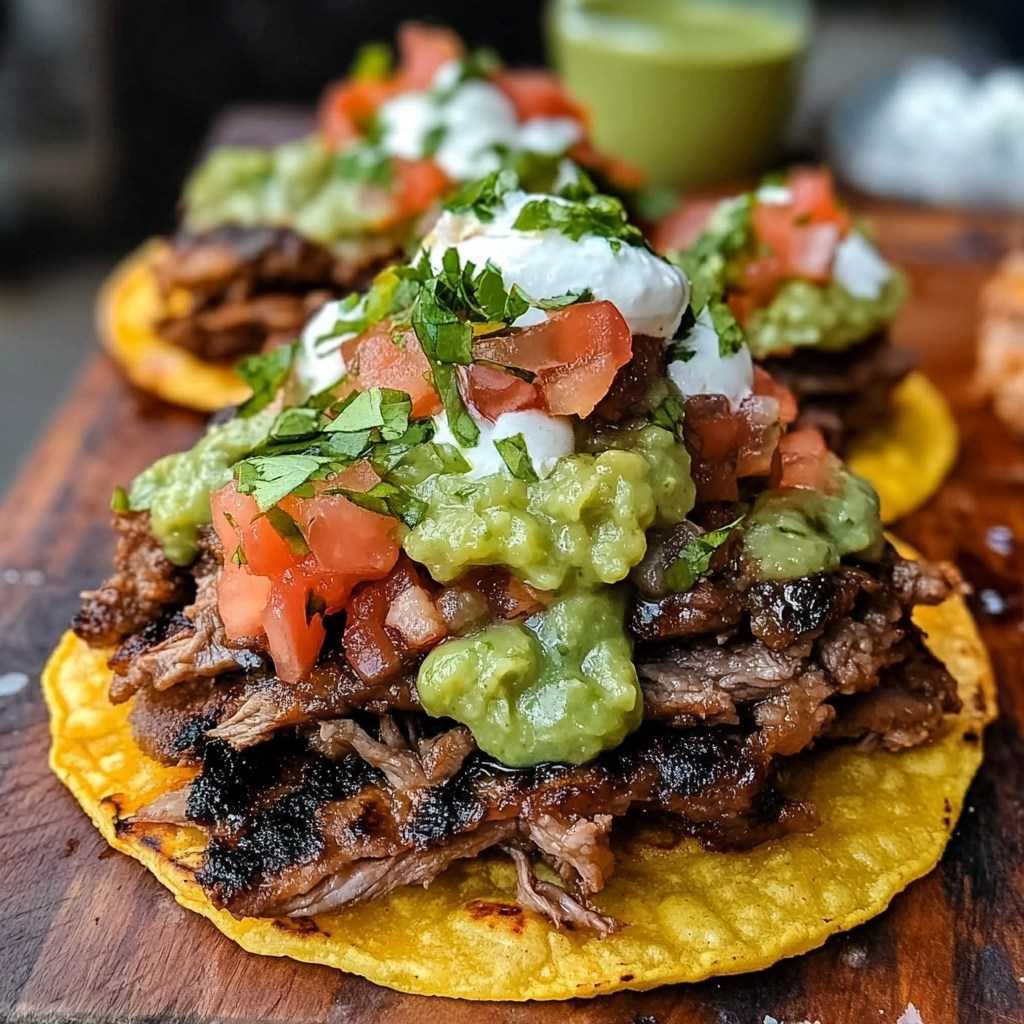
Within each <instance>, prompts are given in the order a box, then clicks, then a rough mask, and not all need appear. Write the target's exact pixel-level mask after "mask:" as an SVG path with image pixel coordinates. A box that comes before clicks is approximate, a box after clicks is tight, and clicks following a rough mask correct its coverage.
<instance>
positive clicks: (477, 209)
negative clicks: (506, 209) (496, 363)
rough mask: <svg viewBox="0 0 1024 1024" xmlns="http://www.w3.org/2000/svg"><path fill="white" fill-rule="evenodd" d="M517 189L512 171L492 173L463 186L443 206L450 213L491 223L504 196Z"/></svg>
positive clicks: (515, 178) (516, 179) (517, 183)
mask: <svg viewBox="0 0 1024 1024" xmlns="http://www.w3.org/2000/svg"><path fill="white" fill-rule="evenodd" d="M518 187H519V178H518V177H517V176H516V174H515V172H514V171H510V170H508V169H502V170H499V171H493V172H492V173H491V174H488V175H487V177H486V178H480V179H479V180H478V181H471V182H469V183H468V184H466V185H463V186H462V188H460V189H459V190H458V192H456V193H455V195H453V196H452V197H451V198H450V199H449V200H448V201H447V202H446V203H445V204H444V208H445V209H446V210H450V211H451V212H452V213H471V214H473V215H474V216H475V217H476V218H477V220H482V221H491V220H494V214H495V211H496V210H497V209H498V207H500V206H501V205H502V204H503V203H504V201H505V196H506V195H507V194H508V193H509V192H513V191H515V190H516V189H517V188H518Z"/></svg>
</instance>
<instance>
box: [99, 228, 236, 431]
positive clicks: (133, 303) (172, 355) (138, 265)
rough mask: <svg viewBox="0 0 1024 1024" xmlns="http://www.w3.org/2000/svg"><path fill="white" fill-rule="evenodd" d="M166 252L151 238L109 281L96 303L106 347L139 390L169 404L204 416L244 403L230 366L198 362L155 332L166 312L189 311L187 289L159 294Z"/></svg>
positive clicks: (160, 243)
mask: <svg viewBox="0 0 1024 1024" xmlns="http://www.w3.org/2000/svg"><path fill="white" fill-rule="evenodd" d="M164 248H165V243H164V242H163V241H161V240H160V239H158V238H156V239H151V240H150V241H149V242H147V243H146V244H145V245H143V246H141V247H140V248H139V249H137V250H136V251H135V252H134V253H132V255H131V256H129V257H128V258H127V259H126V260H124V261H123V262H122V263H121V264H119V265H118V266H117V267H115V269H114V271H113V273H111V275H110V277H108V278H107V280H106V282H105V283H104V285H103V287H102V289H101V290H100V294H99V299H98V300H97V304H96V324H97V330H98V331H99V335H100V338H101V340H102V341H103V345H104V347H105V348H106V349H107V351H108V352H109V353H110V355H111V356H112V357H113V358H114V360H115V361H116V362H117V363H118V365H119V366H120V367H121V369H122V370H124V372H125V374H126V375H127V377H128V379H129V380H130V381H131V382H132V383H133V384H134V385H135V386H136V387H138V388H141V389H142V390H143V391H149V392H152V393H153V394H155V395H158V396H159V397H160V398H162V399H163V400H164V401H166V402H172V403H174V404H175V405H184V406H187V407H188V408H190V409H198V410H199V411H200V412H216V411H217V410H218V409H223V408H224V407H225V406H227V405H235V404H237V403H239V402H243V401H244V400H245V399H246V398H247V397H248V396H249V388H248V386H247V385H246V384H245V383H244V382H243V381H242V380H241V379H240V378H239V377H237V376H236V375H235V373H234V371H233V370H232V368H231V367H230V366H228V365H227V364H224V363H212V362H208V361H207V360H205V359H200V358H199V357H198V356H195V355H193V354H192V353H191V352H189V351H188V350H187V349H184V348H182V347H181V346H180V345H172V344H171V343H170V342H168V341H165V340H164V339H163V338H161V337H160V336H159V335H158V334H157V333H156V331H155V330H154V329H153V324H154V323H155V322H156V321H157V320H158V319H159V318H160V317H161V316H162V315H164V313H165V311H167V310H169V309H170V308H172V307H178V306H181V307H183V308H187V305H188V303H189V302H190V301H191V300H190V298H189V295H188V292H186V291H184V290H182V291H178V292H175V293H173V294H172V295H170V296H168V297H167V299H164V297H163V296H161V294H160V291H159V289H158V288H157V283H156V276H155V275H154V273H153V269H152V266H153V262H154V260H155V259H157V257H158V256H159V255H160V253H161V251H163V249H164Z"/></svg>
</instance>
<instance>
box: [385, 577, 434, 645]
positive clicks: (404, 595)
mask: <svg viewBox="0 0 1024 1024" xmlns="http://www.w3.org/2000/svg"><path fill="white" fill-rule="evenodd" d="M384 625H385V626H387V627H388V628H389V629H393V630H395V632H396V633H398V635H399V636H400V637H401V638H402V640H404V641H405V643H406V645H407V646H408V647H409V648H410V649H411V650H414V651H421V650H424V649H425V648H427V647H433V646H434V645H435V644H438V643H440V642H441V641H442V640H443V639H444V638H445V637H446V636H447V635H448V627H447V626H446V625H445V621H444V619H443V618H442V616H441V613H440V612H439V611H438V610H437V608H435V607H434V602H433V601H432V600H431V599H430V594H429V593H428V592H427V590H426V589H424V588H423V587H420V586H411V587H406V589H405V590H403V591H402V592H401V593H399V594H396V595H395V597H394V599H393V600H392V601H391V607H390V608H388V614H387V616H386V617H385V619H384Z"/></svg>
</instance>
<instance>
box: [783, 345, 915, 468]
mask: <svg viewBox="0 0 1024 1024" xmlns="http://www.w3.org/2000/svg"><path fill="white" fill-rule="evenodd" d="M913 364H914V357H913V354H912V353H910V352H909V351H907V350H906V349H902V348H897V347H896V346H894V345H892V344H891V343H890V342H889V339H888V337H887V336H886V335H885V334H879V335H877V336H876V337H874V338H872V339H871V340H869V341H866V342H863V343H862V344H860V345H854V346H853V347H852V348H849V349H846V350H844V351H842V352H823V351H816V350H814V349H801V350H800V351H799V353H797V354H796V355H795V356H791V357H786V358H778V359H768V360H766V361H765V362H764V368H765V369H766V370H767V371H768V372H769V373H770V374H771V375H772V376H773V377H774V378H775V379H776V380H777V381H778V382H779V383H780V384H783V385H784V386H785V387H787V388H789V390H790V391H792V392H793V394H794V395H795V396H796V399H797V402H798V404H799V407H800V419H799V425H801V426H809V427H817V428H818V429H819V430H820V431H821V432H822V433H823V434H824V435H825V438H826V440H827V441H828V443H829V447H830V448H831V449H832V450H833V451H837V452H840V453H841V452H842V451H843V450H844V448H845V445H846V443H847V441H848V440H849V438H850V437H851V436H852V435H853V434H856V433H857V432H858V431H861V430H866V429H868V428H869V427H872V426H874V425H876V424H878V423H880V422H882V421H883V420H884V419H885V417H886V416H887V415H888V411H889V401H890V399H891V397H892V393H893V390H894V389H895V388H896V385H897V384H899V383H900V381H901V380H903V378H904V377H905V376H906V375H907V374H908V373H909V372H910V370H911V368H912V367H913Z"/></svg>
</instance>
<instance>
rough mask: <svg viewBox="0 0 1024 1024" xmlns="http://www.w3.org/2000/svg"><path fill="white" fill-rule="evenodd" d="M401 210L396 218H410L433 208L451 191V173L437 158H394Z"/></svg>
mask: <svg viewBox="0 0 1024 1024" xmlns="http://www.w3.org/2000/svg"><path fill="white" fill-rule="evenodd" d="M393 165H394V171H395V192H396V200H397V211H396V216H395V220H396V222H397V221H402V220H409V219H411V218H412V217H417V216H419V214H421V213H423V211H424V210H429V209H430V207H431V206H433V205H434V203H436V202H437V201H438V200H439V199H440V198H441V196H443V195H444V194H445V192H447V191H448V187H449V185H450V182H449V181H448V176H447V175H446V174H445V173H444V171H442V170H441V168H440V167H439V166H438V165H437V164H436V163H435V162H434V161H433V160H402V159H398V158H396V159H395V160H394V161H393Z"/></svg>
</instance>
